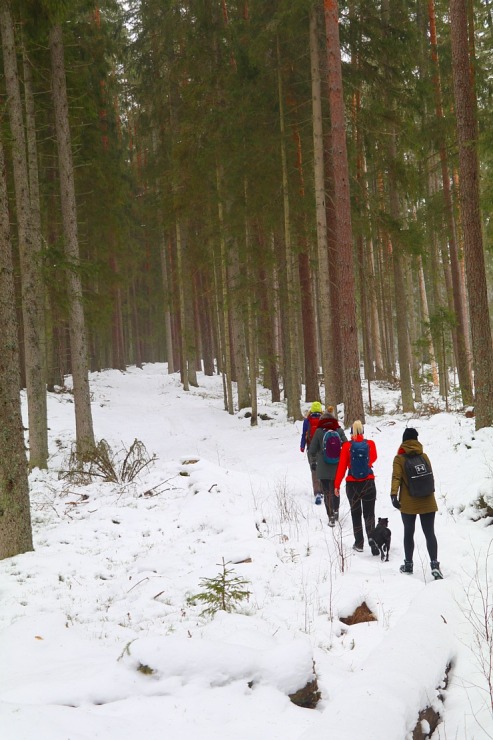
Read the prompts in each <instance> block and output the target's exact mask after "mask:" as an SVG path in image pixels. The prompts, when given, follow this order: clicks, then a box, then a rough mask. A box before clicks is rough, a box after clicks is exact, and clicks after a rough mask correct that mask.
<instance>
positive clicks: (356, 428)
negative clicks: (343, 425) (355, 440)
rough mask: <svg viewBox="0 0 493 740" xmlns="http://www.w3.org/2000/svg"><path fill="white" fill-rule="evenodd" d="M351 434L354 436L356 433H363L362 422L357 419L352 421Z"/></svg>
mask: <svg viewBox="0 0 493 740" xmlns="http://www.w3.org/2000/svg"><path fill="white" fill-rule="evenodd" d="M351 434H353V435H354V436H356V435H357V434H363V424H362V423H361V421H360V420H359V419H357V420H356V421H354V422H353V426H352V429H351Z"/></svg>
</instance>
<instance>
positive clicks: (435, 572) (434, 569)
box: [430, 560, 443, 581]
mask: <svg viewBox="0 0 493 740" xmlns="http://www.w3.org/2000/svg"><path fill="white" fill-rule="evenodd" d="M430 565H431V575H432V576H433V578H434V579H435V581H441V580H442V578H443V573H442V571H441V570H440V563H439V562H438V561H437V560H432V561H431V563H430Z"/></svg>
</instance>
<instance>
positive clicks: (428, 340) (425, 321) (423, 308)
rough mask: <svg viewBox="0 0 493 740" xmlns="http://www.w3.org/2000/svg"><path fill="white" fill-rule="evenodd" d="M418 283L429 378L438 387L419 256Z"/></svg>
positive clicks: (424, 284)
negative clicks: (429, 367)
mask: <svg viewBox="0 0 493 740" xmlns="http://www.w3.org/2000/svg"><path fill="white" fill-rule="evenodd" d="M418 281H419V296H420V300H421V314H422V317H423V326H424V334H425V338H426V343H427V349H428V354H429V357H430V365H431V377H432V379H433V385H434V386H438V368H437V362H436V353H435V348H434V346H433V338H432V336H431V331H430V311H429V309H428V296H427V294H426V283H425V273H424V270H423V260H422V259H421V255H420V256H419V257H418Z"/></svg>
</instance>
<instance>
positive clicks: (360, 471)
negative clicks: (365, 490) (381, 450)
mask: <svg viewBox="0 0 493 740" xmlns="http://www.w3.org/2000/svg"><path fill="white" fill-rule="evenodd" d="M350 457H351V464H350V466H349V474H350V475H351V476H352V477H353V478H354V479H355V480H364V479H365V478H368V476H369V475H371V474H372V472H373V471H372V469H371V467H370V446H369V444H368V442H367V441H366V439H363V440H362V441H361V442H354V441H353V442H351V453H350Z"/></svg>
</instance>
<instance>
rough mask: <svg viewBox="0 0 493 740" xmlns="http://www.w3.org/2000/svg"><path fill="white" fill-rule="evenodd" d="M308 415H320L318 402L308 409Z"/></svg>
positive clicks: (320, 409) (320, 406)
mask: <svg viewBox="0 0 493 740" xmlns="http://www.w3.org/2000/svg"><path fill="white" fill-rule="evenodd" d="M310 413H311V414H320V413H322V404H321V403H320V401H314V402H313V403H312V405H311V407H310Z"/></svg>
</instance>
